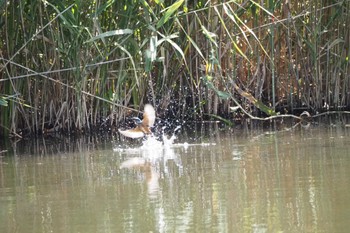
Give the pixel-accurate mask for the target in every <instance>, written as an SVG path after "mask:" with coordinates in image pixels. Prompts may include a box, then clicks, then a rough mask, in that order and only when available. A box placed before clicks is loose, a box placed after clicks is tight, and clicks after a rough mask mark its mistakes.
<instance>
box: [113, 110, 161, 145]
mask: <svg viewBox="0 0 350 233" xmlns="http://www.w3.org/2000/svg"><path fill="white" fill-rule="evenodd" d="M143 112H144V113H143V119H142V120H141V119H140V118H138V117H132V118H131V119H132V120H134V122H135V123H136V125H137V126H136V127H135V128H133V129H128V130H120V129H118V131H119V133H121V134H122V135H124V136H126V137H129V138H142V137H144V136H146V135H152V131H151V129H150V128H151V127H152V126H153V125H154V121H155V119H156V112H155V110H154V108H153V106H152V105H150V104H146V105H145V108H144V111H143Z"/></svg>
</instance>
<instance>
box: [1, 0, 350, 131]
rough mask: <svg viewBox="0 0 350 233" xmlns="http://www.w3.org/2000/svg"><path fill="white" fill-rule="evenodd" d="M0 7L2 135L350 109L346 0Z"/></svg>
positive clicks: (139, 0)
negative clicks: (144, 119)
mask: <svg viewBox="0 0 350 233" xmlns="http://www.w3.org/2000/svg"><path fill="white" fill-rule="evenodd" d="M0 4H1V5H0V25H1V27H0V35H1V37H0V38H1V39H0V43H1V44H0V71H1V72H0V75H1V76H0V135H2V136H6V135H12V136H18V137H22V136H24V135H33V134H43V133H44V134H45V133H49V132H56V131H60V132H67V133H72V132H86V131H94V130H98V129H101V128H103V129H110V128H112V127H113V126H116V125H118V122H120V121H121V120H122V119H124V118H125V117H126V116H128V115H130V114H132V113H131V111H134V109H135V114H137V110H139V109H142V106H143V105H144V104H145V103H146V102H149V103H152V104H153V105H155V106H156V108H157V113H158V116H159V117H161V118H163V119H186V120H189V119H191V120H202V119H212V118H216V119H220V120H224V121H227V122H229V121H230V120H232V119H233V118H235V117H238V116H241V112H242V111H243V112H245V113H248V114H251V115H254V116H259V115H262V116H269V115H270V116H271V115H275V114H277V113H278V112H281V113H282V112H283V113H286V112H289V113H293V114H299V113H300V112H301V111H304V110H307V111H309V112H311V113H315V112H317V111H327V110H340V109H349V106H350V92H349V84H350V80H349V51H350V50H349V45H350V36H349V35H350V28H349V27H348V26H347V25H350V16H349V15H350V14H349V12H350V11H349V0H335V1H334V0H332V1H328V0H325V1H316V0H310V1H303V2H295V1H289V0H287V1H274V0H265V1H259V2H257V1H200V0H198V1H185V0H177V1H173V0H169V1H143V0H132V1H127V0H125V1H119V0H118V1H116V0H112V1H107V2H105V1H89V0H87V1H78V0H77V1H59V2H57V1H44V0H42V1H40V0H37V1H28V0H18V1H2V2H1V3H0ZM237 106H238V107H237ZM236 107H237V108H236ZM237 109H240V110H237ZM233 110H236V111H234V112H232V111H233Z"/></svg>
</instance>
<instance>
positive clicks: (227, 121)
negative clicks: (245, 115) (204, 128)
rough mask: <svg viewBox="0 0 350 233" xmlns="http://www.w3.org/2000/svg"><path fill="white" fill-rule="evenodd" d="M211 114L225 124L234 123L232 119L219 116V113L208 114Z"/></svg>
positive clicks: (231, 124)
mask: <svg viewBox="0 0 350 233" xmlns="http://www.w3.org/2000/svg"><path fill="white" fill-rule="evenodd" d="M208 115H209V116H211V117H214V118H216V119H218V120H220V121H222V122H224V123H225V125H228V126H233V123H232V122H231V121H230V120H227V119H226V118H223V117H221V116H218V115H214V114H208Z"/></svg>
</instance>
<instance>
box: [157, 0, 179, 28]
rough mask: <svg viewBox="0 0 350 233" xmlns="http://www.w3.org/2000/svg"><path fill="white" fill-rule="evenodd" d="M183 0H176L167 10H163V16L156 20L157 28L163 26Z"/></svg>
mask: <svg viewBox="0 0 350 233" xmlns="http://www.w3.org/2000/svg"><path fill="white" fill-rule="evenodd" d="M184 1H185V0H178V1H177V2H175V3H174V4H173V5H171V6H170V7H169V8H168V10H167V11H166V12H165V14H164V15H163V17H162V18H161V19H160V20H159V21H158V23H157V28H160V27H161V26H163V25H164V24H165V23H166V22H167V21H168V20H169V18H170V17H171V16H172V15H173V14H174V13H175V12H176V11H177V9H179V7H180V6H181V5H182V4H183V3H184Z"/></svg>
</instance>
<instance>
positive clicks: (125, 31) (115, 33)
mask: <svg viewBox="0 0 350 233" xmlns="http://www.w3.org/2000/svg"><path fill="white" fill-rule="evenodd" d="M132 33H133V30H131V29H128V28H126V29H118V30H113V31H108V32H104V33H101V34H99V35H97V36H95V37H92V38H91V39H90V40H88V41H87V42H86V43H89V42H92V41H95V40H98V39H101V38H105V37H110V36H119V35H125V34H132Z"/></svg>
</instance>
